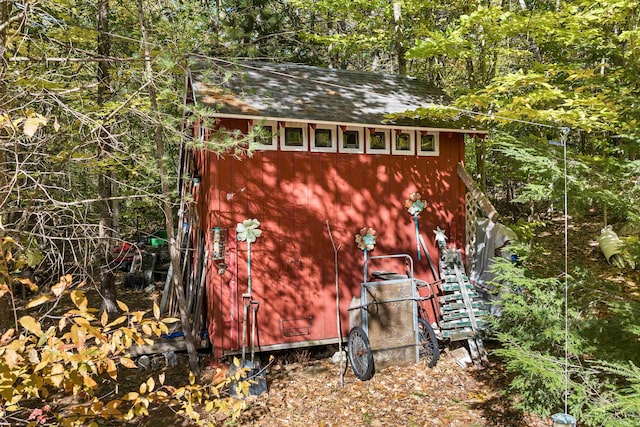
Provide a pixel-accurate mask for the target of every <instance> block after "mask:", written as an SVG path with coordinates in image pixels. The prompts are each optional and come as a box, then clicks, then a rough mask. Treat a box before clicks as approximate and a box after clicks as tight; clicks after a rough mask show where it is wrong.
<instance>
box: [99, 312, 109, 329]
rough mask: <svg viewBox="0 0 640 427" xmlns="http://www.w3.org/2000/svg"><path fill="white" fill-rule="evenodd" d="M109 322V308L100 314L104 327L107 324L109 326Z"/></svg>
mask: <svg viewBox="0 0 640 427" xmlns="http://www.w3.org/2000/svg"><path fill="white" fill-rule="evenodd" d="M108 322H109V315H108V314H107V310H104V311H103V312H102V315H101V316H100V324H101V325H102V327H103V328H104V327H105V326H107V323H108Z"/></svg>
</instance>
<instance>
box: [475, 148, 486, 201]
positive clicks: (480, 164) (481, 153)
mask: <svg viewBox="0 0 640 427" xmlns="http://www.w3.org/2000/svg"><path fill="white" fill-rule="evenodd" d="M476 182H477V183H478V187H480V191H482V192H483V193H486V192H487V145H486V138H482V137H480V138H477V137H476Z"/></svg>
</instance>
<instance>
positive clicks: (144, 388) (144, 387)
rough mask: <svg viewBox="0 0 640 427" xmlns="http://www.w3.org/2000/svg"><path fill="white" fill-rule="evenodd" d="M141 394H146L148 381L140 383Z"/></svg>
mask: <svg viewBox="0 0 640 427" xmlns="http://www.w3.org/2000/svg"><path fill="white" fill-rule="evenodd" d="M139 390H140V394H145V393H146V392H147V383H142V384H140V388H139Z"/></svg>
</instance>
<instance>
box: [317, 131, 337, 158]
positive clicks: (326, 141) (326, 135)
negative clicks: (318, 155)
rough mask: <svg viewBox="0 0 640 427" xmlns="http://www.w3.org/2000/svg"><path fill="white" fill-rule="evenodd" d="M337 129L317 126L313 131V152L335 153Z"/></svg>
mask: <svg viewBox="0 0 640 427" xmlns="http://www.w3.org/2000/svg"><path fill="white" fill-rule="evenodd" d="M336 149H337V144H336V127H335V126H329V125H316V127H315V129H314V128H312V129H311V151H321V152H329V153H335V152H336Z"/></svg>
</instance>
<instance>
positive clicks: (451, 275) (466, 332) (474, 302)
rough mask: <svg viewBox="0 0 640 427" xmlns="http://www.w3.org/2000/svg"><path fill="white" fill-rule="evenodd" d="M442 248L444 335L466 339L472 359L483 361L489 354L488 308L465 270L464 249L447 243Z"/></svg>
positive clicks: (478, 361)
mask: <svg viewBox="0 0 640 427" xmlns="http://www.w3.org/2000/svg"><path fill="white" fill-rule="evenodd" d="M439 246H440V245H439ZM439 249H440V278H441V280H442V284H441V285H440V286H441V290H442V293H443V294H442V295H441V296H440V313H441V315H442V319H441V322H440V324H439V327H440V331H441V333H442V337H443V338H448V339H450V340H451V341H462V340H464V339H466V340H467V343H468V344H469V352H470V354H471V359H472V360H473V362H474V363H480V361H482V360H486V356H487V353H486V350H485V349H484V344H483V343H482V338H481V337H480V333H481V331H482V330H483V329H484V328H485V327H486V326H487V322H486V320H484V318H483V317H485V316H487V314H488V312H487V310H486V308H485V305H484V303H483V301H482V300H481V299H480V296H479V295H478V294H477V293H476V292H475V291H474V288H473V285H471V283H470V282H469V278H468V277H467V275H466V274H465V272H464V268H463V266H462V265H463V264H462V256H461V254H460V251H459V250H456V249H451V248H446V247H439Z"/></svg>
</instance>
